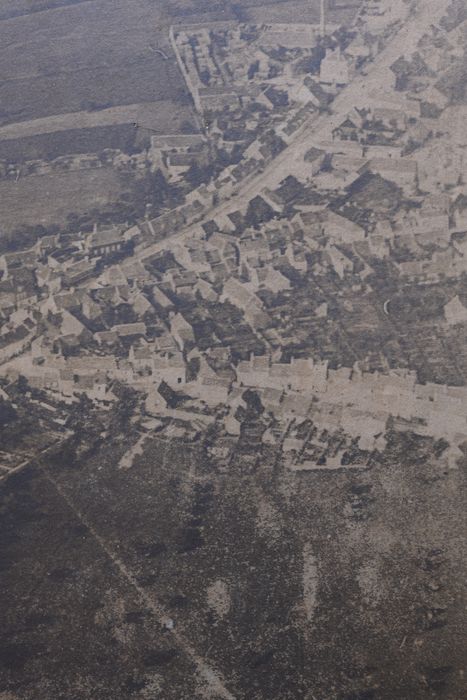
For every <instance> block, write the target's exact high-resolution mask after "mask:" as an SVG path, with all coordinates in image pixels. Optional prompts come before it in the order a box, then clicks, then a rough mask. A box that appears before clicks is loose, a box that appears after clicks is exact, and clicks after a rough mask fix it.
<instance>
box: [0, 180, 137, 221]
mask: <svg viewBox="0 0 467 700" xmlns="http://www.w3.org/2000/svg"><path fill="white" fill-rule="evenodd" d="M127 188H128V183H126V184H125V183H124V181H123V180H122V178H121V176H120V175H119V174H118V173H117V172H115V171H114V170H111V169H110V168H99V169H96V170H80V171H75V172H68V173H66V172H65V173H64V172H60V173H56V174H52V175H35V176H30V177H27V178H24V180H21V179H20V180H19V181H18V182H14V181H11V180H4V181H2V182H0V220H1V230H2V232H7V231H11V230H12V229H14V228H16V227H18V226H20V225H21V224H28V225H31V226H35V225H37V224H42V225H44V226H47V225H49V224H52V223H56V224H63V223H64V222H65V221H66V217H67V214H69V213H70V212H76V213H84V212H86V211H88V210H89V209H92V208H93V207H102V206H105V205H106V204H108V203H110V202H113V201H115V200H116V199H117V198H118V195H119V194H120V193H121V192H122V191H123V190H124V189H127Z"/></svg>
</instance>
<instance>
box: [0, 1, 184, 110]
mask: <svg viewBox="0 0 467 700" xmlns="http://www.w3.org/2000/svg"><path fill="white" fill-rule="evenodd" d="M24 37H27V38H28V50H27V51H25V50H24ZM0 47H1V48H0V65H1V66H2V71H1V75H0V105H2V112H1V113H0V117H1V119H2V121H3V123H7V122H13V121H20V120H25V119H33V118H38V117H44V116H48V115H50V114H61V113H64V112H73V111H81V110H87V109H92V108H96V107H97V108H99V107H110V106H114V105H122V104H133V103H141V102H155V101H159V100H173V101H174V102H177V103H178V102H179V101H180V99H183V97H184V96H185V88H184V83H183V80H182V77H181V76H180V74H179V71H178V68H177V66H176V62H175V58H174V56H173V54H172V53H171V52H170V48H169V46H168V36H167V21H166V20H163V18H162V15H161V12H160V10H159V9H158V5H156V4H155V3H153V2H149V0H135V1H134V2H132V3H131V4H129V3H126V2H121V1H117V2H115V1H114V0H112V2H110V1H109V0H102V2H83V3H80V4H75V5H71V6H68V7H61V8H59V9H55V10H49V11H47V12H36V13H32V14H30V15H24V16H19V17H16V18H13V19H9V20H4V21H1V22H0ZM158 49H162V50H163V51H164V52H165V53H166V55H167V56H168V59H167V60H166V59H165V58H164V57H163V56H162V55H161V54H160V53H157V50H158Z"/></svg>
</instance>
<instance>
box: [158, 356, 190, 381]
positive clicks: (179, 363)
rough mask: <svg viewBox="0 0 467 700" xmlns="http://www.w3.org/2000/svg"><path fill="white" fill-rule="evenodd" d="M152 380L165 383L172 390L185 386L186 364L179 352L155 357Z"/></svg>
mask: <svg viewBox="0 0 467 700" xmlns="http://www.w3.org/2000/svg"><path fill="white" fill-rule="evenodd" d="M152 374H153V379H154V381H155V382H156V384H157V383H158V382H166V384H168V385H169V386H170V387H171V388H172V389H177V388H180V386H183V385H184V384H186V380H187V376H186V364H185V361H184V359H183V355H182V353H181V352H174V353H169V354H163V355H155V356H154V360H153V368H152Z"/></svg>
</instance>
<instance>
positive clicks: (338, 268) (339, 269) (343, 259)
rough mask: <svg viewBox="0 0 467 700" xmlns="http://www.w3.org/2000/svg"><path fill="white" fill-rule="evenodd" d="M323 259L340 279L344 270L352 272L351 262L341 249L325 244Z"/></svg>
mask: <svg viewBox="0 0 467 700" xmlns="http://www.w3.org/2000/svg"><path fill="white" fill-rule="evenodd" d="M324 255H325V259H327V261H328V263H329V265H330V266H331V267H332V268H333V269H334V271H335V272H336V273H337V275H338V276H339V277H340V278H341V279H342V278H343V277H344V275H345V273H346V272H353V267H354V266H353V262H352V260H350V258H348V257H347V256H346V255H344V253H343V252H342V251H340V250H339V249H338V248H336V246H334V245H327V246H326V248H325V254H324Z"/></svg>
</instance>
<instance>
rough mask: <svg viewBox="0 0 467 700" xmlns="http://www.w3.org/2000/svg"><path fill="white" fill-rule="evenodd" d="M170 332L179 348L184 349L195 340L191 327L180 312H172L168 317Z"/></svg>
mask: <svg viewBox="0 0 467 700" xmlns="http://www.w3.org/2000/svg"><path fill="white" fill-rule="evenodd" d="M170 333H171V335H172V337H173V339H174V340H175V342H176V343H177V345H178V347H179V348H180V350H184V349H185V348H186V347H187V345H189V344H190V343H194V341H195V334H194V332H193V328H192V327H191V325H190V324H189V323H188V321H187V320H186V319H185V318H183V316H182V314H181V313H177V314H174V315H173V316H172V317H171V318H170Z"/></svg>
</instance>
